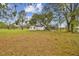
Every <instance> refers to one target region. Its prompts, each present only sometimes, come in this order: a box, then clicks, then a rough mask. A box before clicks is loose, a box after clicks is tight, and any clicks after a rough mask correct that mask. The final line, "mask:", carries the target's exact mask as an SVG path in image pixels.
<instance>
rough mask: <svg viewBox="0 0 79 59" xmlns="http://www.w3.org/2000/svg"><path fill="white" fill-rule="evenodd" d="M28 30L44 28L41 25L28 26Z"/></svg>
mask: <svg viewBox="0 0 79 59" xmlns="http://www.w3.org/2000/svg"><path fill="white" fill-rule="evenodd" d="M29 30H45V26H42V25H40V26H39V25H36V26H30V28H29Z"/></svg>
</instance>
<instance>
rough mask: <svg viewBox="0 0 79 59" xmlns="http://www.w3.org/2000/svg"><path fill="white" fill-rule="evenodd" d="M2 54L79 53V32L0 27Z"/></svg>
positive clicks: (0, 52)
mask: <svg viewBox="0 0 79 59" xmlns="http://www.w3.org/2000/svg"><path fill="white" fill-rule="evenodd" d="M0 55H4V56H6V55H8V56H11V55H15V56H17V55H18V56H20V55H22V56H26V55H30V56H31V55H32V56H39V55H41V56H49V55H50V56H53V55H69V56H70V55H79V33H67V32H61V33H60V32H50V31H28V30H26V29H24V30H19V29H16V30H7V29H0Z"/></svg>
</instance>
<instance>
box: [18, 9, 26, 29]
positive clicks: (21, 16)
mask: <svg viewBox="0 0 79 59" xmlns="http://www.w3.org/2000/svg"><path fill="white" fill-rule="evenodd" d="M25 19H26V13H25V11H24V10H21V11H20V12H19V13H18V20H17V21H16V23H17V24H18V25H20V27H21V29H22V30H23V23H24V21H25Z"/></svg>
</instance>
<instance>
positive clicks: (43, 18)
mask: <svg viewBox="0 0 79 59" xmlns="http://www.w3.org/2000/svg"><path fill="white" fill-rule="evenodd" d="M52 18H53V13H52V12H51V11H49V12H46V13H41V14H34V15H33V16H32V18H31V20H30V24H31V25H36V24H39V25H43V26H45V27H46V29H47V30H49V28H50V26H49V23H50V22H51V20H52Z"/></svg>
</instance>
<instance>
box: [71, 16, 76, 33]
mask: <svg viewBox="0 0 79 59" xmlns="http://www.w3.org/2000/svg"><path fill="white" fill-rule="evenodd" d="M74 20H75V15H72V16H71V21H70V23H71V25H70V28H71V29H70V31H71V32H74V23H73V21H74Z"/></svg>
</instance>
